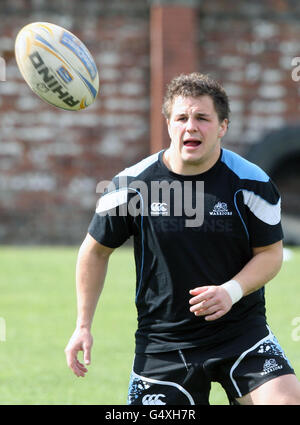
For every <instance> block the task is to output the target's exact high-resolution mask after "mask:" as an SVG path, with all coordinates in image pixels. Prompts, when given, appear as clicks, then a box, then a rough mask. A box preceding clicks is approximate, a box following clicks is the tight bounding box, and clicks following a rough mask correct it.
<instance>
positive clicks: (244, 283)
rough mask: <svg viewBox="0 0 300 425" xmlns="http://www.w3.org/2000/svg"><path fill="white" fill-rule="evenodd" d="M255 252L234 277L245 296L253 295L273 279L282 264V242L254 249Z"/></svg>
mask: <svg viewBox="0 0 300 425" xmlns="http://www.w3.org/2000/svg"><path fill="white" fill-rule="evenodd" d="M253 251H254V256H253V257H252V259H251V260H250V261H249V262H248V263H247V264H246V265H245V267H244V268H243V269H242V270H241V271H240V272H239V273H238V274H237V275H236V276H234V277H233V279H234V280H236V281H238V282H239V284H240V286H241V288H242V291H243V295H244V296H245V295H249V294H251V293H252V292H254V291H256V290H257V289H259V288H261V287H262V286H264V285H265V284H266V283H267V282H269V281H270V280H271V279H273V277H274V276H276V274H277V273H278V272H279V270H280V268H281V264H282V243H281V242H277V243H275V244H273V245H270V246H269V247H265V248H264V247H262V248H254V250H253Z"/></svg>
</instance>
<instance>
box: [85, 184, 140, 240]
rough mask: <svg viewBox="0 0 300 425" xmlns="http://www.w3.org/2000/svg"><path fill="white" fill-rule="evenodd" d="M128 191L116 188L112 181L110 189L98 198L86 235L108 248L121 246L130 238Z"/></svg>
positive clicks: (131, 232) (130, 221)
mask: <svg viewBox="0 0 300 425" xmlns="http://www.w3.org/2000/svg"><path fill="white" fill-rule="evenodd" d="M127 201H128V190H127V188H126V187H122V188H120V187H118V184H117V180H113V182H112V184H111V185H110V188H109V189H108V190H106V191H105V192H104V194H103V195H102V196H101V197H100V199H99V201H98V203H97V207H96V211H95V214H94V216H93V218H92V220H91V222H90V225H89V227H88V233H89V234H90V235H91V236H92V237H93V238H94V239H95V240H96V241H97V242H99V243H101V244H102V245H105V246H107V247H109V248H117V247H119V246H121V245H122V244H123V243H124V242H125V241H126V240H127V239H129V238H130V236H131V235H132V234H133V231H132V220H131V217H130V216H129V214H127Z"/></svg>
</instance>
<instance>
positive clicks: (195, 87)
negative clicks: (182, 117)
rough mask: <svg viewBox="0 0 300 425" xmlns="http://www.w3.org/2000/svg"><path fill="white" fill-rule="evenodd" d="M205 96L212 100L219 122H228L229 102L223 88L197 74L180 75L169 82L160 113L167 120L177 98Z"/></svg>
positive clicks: (206, 76)
mask: <svg viewBox="0 0 300 425" xmlns="http://www.w3.org/2000/svg"><path fill="white" fill-rule="evenodd" d="M205 95H207V96H210V97H211V98H212V100H213V103H214V107H215V110H216V112H217V115H218V118H219V121H220V122H223V121H224V119H228V120H229V114H230V108H229V100H228V96H227V94H226V92H225V90H224V88H223V87H222V86H221V84H219V83H218V82H217V81H216V80H214V79H213V78H211V77H210V76H208V75H205V74H200V73H198V72H193V73H192V74H181V75H179V76H177V77H175V78H173V80H171V82H170V83H169V85H168V86H167V90H166V95H165V98H164V102H163V107H162V112H163V114H164V116H165V117H166V118H167V119H169V118H170V116H171V113H172V106H173V101H174V99H175V97H177V96H183V97H188V96H191V97H199V96H205Z"/></svg>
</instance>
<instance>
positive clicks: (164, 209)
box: [151, 202, 168, 215]
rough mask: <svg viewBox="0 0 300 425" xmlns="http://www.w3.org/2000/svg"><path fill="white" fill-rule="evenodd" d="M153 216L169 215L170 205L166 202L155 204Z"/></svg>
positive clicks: (152, 207) (152, 211) (152, 208)
mask: <svg viewBox="0 0 300 425" xmlns="http://www.w3.org/2000/svg"><path fill="white" fill-rule="evenodd" d="M151 215H168V205H167V204H166V203H165V202H153V203H152V204H151Z"/></svg>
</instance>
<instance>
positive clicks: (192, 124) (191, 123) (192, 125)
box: [186, 118, 197, 133]
mask: <svg viewBox="0 0 300 425" xmlns="http://www.w3.org/2000/svg"><path fill="white" fill-rule="evenodd" d="M186 130H187V131H188V132H189V133H194V132H195V131H197V122H196V120H195V119H194V118H189V119H188V120H187V123H186Z"/></svg>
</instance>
